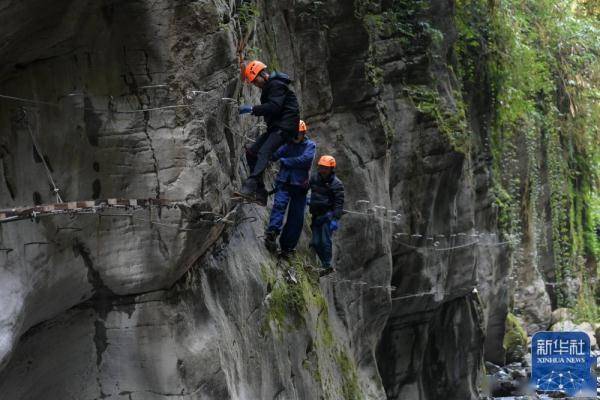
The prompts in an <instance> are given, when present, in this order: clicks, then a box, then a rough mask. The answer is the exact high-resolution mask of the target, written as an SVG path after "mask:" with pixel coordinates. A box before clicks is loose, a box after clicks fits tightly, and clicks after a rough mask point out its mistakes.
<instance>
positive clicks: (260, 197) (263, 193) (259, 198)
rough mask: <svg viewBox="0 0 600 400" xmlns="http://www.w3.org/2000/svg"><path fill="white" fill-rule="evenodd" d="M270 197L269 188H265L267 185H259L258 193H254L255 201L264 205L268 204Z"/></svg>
mask: <svg viewBox="0 0 600 400" xmlns="http://www.w3.org/2000/svg"><path fill="white" fill-rule="evenodd" d="M268 198H269V193H268V192H267V189H265V187H264V186H263V187H259V188H258V189H257V190H256V193H255V194H254V199H255V201H256V202H257V203H258V204H259V205H261V206H263V207H266V206H267V199H268Z"/></svg>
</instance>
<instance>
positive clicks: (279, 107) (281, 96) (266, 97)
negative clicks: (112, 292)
mask: <svg viewBox="0 0 600 400" xmlns="http://www.w3.org/2000/svg"><path fill="white" fill-rule="evenodd" d="M290 83H291V80H290V78H289V77H288V76H287V75H286V74H284V73H282V72H273V73H272V74H271V75H270V76H269V80H268V81H267V84H266V85H265V87H264V88H263V89H262V94H261V95H260V103H261V104H260V105H258V106H254V107H252V115H256V116H260V117H264V119H265V122H266V123H267V132H272V131H274V130H276V129H281V130H282V131H284V132H285V133H286V134H287V135H286V136H287V137H288V138H293V137H295V136H296V134H297V133H298V124H300V108H299V107H298V99H297V98H296V94H295V93H294V92H293V91H292V90H291V89H290V88H289V84H290Z"/></svg>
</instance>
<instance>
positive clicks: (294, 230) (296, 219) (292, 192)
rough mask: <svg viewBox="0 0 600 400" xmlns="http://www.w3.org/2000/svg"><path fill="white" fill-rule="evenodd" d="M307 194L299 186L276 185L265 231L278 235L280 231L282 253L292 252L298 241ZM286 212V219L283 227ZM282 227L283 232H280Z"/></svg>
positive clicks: (302, 224)
mask: <svg viewBox="0 0 600 400" xmlns="http://www.w3.org/2000/svg"><path fill="white" fill-rule="evenodd" d="M307 192H308V190H306V189H305V188H303V187H301V186H296V185H288V184H284V183H279V182H278V183H277V192H276V193H275V199H274V201H273V209H272V210H271V218H270V219H269V227H268V228H267V230H269V231H273V232H278V233H279V232H280V231H281V237H280V238H279V244H280V245H281V249H282V250H283V251H292V250H294V249H295V248H296V245H297V244H298V240H300V235H301V234H302V227H303V226H304V210H305V208H306V194H307ZM286 211H287V218H286V221H285V225H283V219H284V218H285V213H286ZM282 225H283V231H282V230H281V227H282Z"/></svg>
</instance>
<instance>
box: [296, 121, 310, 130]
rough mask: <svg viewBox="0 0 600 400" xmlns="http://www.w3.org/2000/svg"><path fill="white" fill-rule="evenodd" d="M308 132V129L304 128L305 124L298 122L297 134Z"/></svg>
mask: <svg viewBox="0 0 600 400" xmlns="http://www.w3.org/2000/svg"><path fill="white" fill-rule="evenodd" d="M306 131H308V127H307V126H306V122H304V121H302V120H300V124H299V125H298V132H304V133H306Z"/></svg>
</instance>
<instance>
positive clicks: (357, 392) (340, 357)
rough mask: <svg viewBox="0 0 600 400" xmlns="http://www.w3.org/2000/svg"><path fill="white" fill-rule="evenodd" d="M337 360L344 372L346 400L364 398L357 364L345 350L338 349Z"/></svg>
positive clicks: (343, 380)
mask: <svg viewBox="0 0 600 400" xmlns="http://www.w3.org/2000/svg"><path fill="white" fill-rule="evenodd" d="M336 362H337V365H338V367H339V368H340V372H341V374H342V385H343V386H342V394H343V396H344V397H343V398H344V399H346V400H362V398H363V395H362V390H361V389H360V385H359V384H358V376H357V374H356V366H355V365H354V362H353V361H352V360H351V359H350V357H349V356H348V353H346V352H345V351H344V350H338V352H337V354H336Z"/></svg>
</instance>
